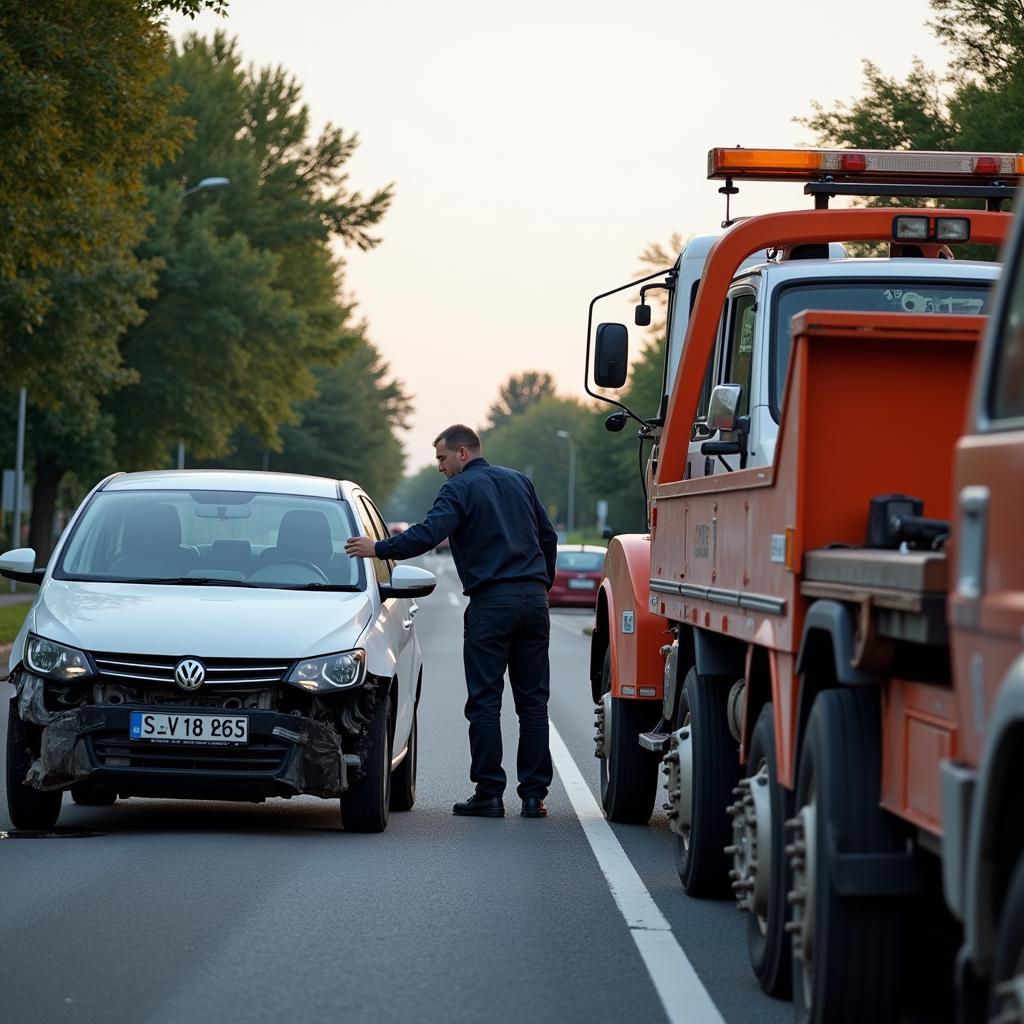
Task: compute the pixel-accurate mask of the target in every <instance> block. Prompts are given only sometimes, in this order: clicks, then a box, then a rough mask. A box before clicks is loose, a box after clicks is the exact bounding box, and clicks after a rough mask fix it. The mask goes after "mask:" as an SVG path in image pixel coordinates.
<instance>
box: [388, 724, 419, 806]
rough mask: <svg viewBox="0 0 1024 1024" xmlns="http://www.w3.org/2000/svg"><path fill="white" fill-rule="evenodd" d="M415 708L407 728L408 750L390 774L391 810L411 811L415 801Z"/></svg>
mask: <svg viewBox="0 0 1024 1024" xmlns="http://www.w3.org/2000/svg"><path fill="white" fill-rule="evenodd" d="M416 717H417V715H416V709H415V708H413V712H412V728H411V729H410V730H409V752H408V753H407V754H406V755H405V760H404V761H403V762H402V763H401V764H400V765H399V766H398V767H397V768H396V769H395V770H394V773H393V774H392V776H391V810H393V811H411V810H412V808H413V804H415V803H416V749H417V747H418V746H419V738H418V737H417V735H416V732H417V726H416Z"/></svg>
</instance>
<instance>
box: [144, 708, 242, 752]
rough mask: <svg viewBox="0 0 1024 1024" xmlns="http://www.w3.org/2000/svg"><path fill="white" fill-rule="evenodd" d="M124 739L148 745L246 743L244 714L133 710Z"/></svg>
mask: <svg viewBox="0 0 1024 1024" xmlns="http://www.w3.org/2000/svg"><path fill="white" fill-rule="evenodd" d="M128 738H129V739H132V740H149V741H150V742H152V743H216V744H221V745H224V744H238V743H248V742H249V719H248V718H247V717H246V716H245V715H165V714H158V713H156V712H149V711H133V712H132V718H131V726H130V727H129V730H128Z"/></svg>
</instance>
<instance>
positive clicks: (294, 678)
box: [287, 650, 366, 692]
mask: <svg viewBox="0 0 1024 1024" xmlns="http://www.w3.org/2000/svg"><path fill="white" fill-rule="evenodd" d="M365 672H366V652H365V651H362V650H356V651H339V652H338V653H337V654H326V655H324V656H323V657H322V658H304V659H303V660H302V661H300V662H299V663H298V664H297V665H296V666H295V668H293V669H292V671H291V673H290V675H289V676H288V679H287V682H289V683H292V684H293V685H294V686H301V687H302V689H304V690H311V691H313V692H316V691H318V690H319V691H320V692H325V691H326V692H330V691H331V690H349V689H351V688H352V687H353V686H358V685H359V684H360V683H361V682H362V681H363V676H364V675H365Z"/></svg>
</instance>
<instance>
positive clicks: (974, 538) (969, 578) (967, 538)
mask: <svg viewBox="0 0 1024 1024" xmlns="http://www.w3.org/2000/svg"><path fill="white" fill-rule="evenodd" d="M988 501H989V490H988V488H987V487H977V486H971V487H965V488H964V489H963V490H962V491H961V492H960V541H959V553H958V555H957V572H956V592H957V594H958V595H959V596H960V597H963V598H966V599H967V600H968V601H979V600H981V595H982V594H983V593H984V592H985V549H986V540H987V537H986V535H987V533H988Z"/></svg>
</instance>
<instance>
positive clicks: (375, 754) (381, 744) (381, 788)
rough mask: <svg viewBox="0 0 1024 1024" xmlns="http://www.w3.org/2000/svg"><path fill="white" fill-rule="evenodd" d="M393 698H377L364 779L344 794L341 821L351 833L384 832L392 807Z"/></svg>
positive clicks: (371, 721) (369, 732) (368, 730)
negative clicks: (391, 723) (391, 726)
mask: <svg viewBox="0 0 1024 1024" xmlns="http://www.w3.org/2000/svg"><path fill="white" fill-rule="evenodd" d="M390 718H391V699H390V698H389V697H387V696H384V697H382V698H381V699H380V700H378V701H377V705H376V707H375V708H374V710H373V718H371V719H370V724H369V725H368V726H367V733H368V735H367V745H366V765H365V773H364V775H363V777H362V778H361V779H358V780H356V781H355V782H353V783H352V784H351V785H350V786H349V787H348V789H347V790H346V791H345V792H344V793H342V795H341V820H342V823H343V824H344V826H345V829H346V830H347V831H348V832H383V831H384V829H386V828H387V827H388V812H389V810H390V806H391V729H390Z"/></svg>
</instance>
